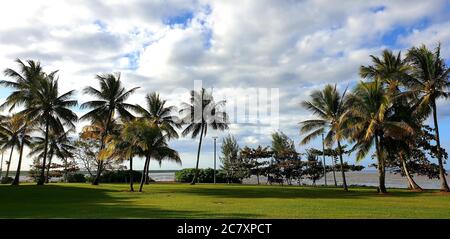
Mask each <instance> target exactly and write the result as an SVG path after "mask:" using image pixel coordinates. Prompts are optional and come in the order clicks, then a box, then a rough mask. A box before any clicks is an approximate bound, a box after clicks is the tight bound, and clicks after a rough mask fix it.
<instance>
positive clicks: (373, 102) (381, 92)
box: [348, 80, 413, 193]
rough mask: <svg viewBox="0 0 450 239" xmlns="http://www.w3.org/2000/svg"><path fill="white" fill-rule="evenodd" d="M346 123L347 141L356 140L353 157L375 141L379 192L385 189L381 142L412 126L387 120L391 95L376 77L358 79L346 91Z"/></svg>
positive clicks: (359, 156) (409, 131) (361, 154)
mask: <svg viewBox="0 0 450 239" xmlns="http://www.w3.org/2000/svg"><path fill="white" fill-rule="evenodd" d="M348 102H351V107H349V113H348V114H349V120H348V124H349V125H351V127H348V129H349V139H350V141H354V142H356V145H355V147H354V148H355V149H357V155H356V160H357V161H360V160H361V159H363V158H364V157H365V156H366V155H367V154H368V153H369V151H370V150H371V149H372V146H373V145H375V151H376V158H377V160H378V164H377V168H378V174H379V187H378V190H379V192H380V193H386V192H387V191H386V186H385V175H386V170H385V154H386V152H385V151H386V150H385V149H384V147H383V145H384V144H385V138H387V137H390V138H393V139H401V138H402V137H403V136H405V135H409V134H412V133H413V129H412V128H411V127H410V126H409V125H408V124H407V123H405V122H402V121H390V120H389V119H388V118H387V117H386V114H387V110H388V109H389V107H391V105H392V98H391V97H390V94H388V93H387V92H386V89H385V88H384V87H383V84H382V83H381V82H380V81H379V80H375V81H374V82H367V83H366V82H361V83H359V84H358V86H357V87H356V89H355V91H354V93H353V94H350V95H349V98H348Z"/></svg>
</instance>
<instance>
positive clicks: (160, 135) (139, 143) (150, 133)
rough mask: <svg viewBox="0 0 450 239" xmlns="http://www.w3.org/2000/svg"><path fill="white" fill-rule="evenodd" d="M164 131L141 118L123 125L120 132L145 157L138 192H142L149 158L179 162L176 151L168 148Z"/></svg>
mask: <svg viewBox="0 0 450 239" xmlns="http://www.w3.org/2000/svg"><path fill="white" fill-rule="evenodd" d="M164 132H165V129H161V127H159V126H158V125H156V124H155V123H152V122H149V121H147V120H142V119H138V120H133V121H130V122H127V123H125V125H124V128H123V130H122V134H121V135H122V138H123V140H125V141H127V142H130V144H131V145H132V146H133V147H136V149H137V151H138V154H139V155H140V156H142V157H145V163H144V172H143V174H142V178H141V183H140V186H139V192H142V188H143V185H144V182H145V177H146V175H147V173H148V164H149V163H150V159H151V158H156V159H158V160H165V159H168V160H174V161H176V162H180V156H179V155H178V152H177V151H175V150H173V149H171V148H169V146H168V144H167V139H168V135H167V134H164Z"/></svg>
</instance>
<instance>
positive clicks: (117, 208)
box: [0, 184, 258, 219]
mask: <svg viewBox="0 0 450 239" xmlns="http://www.w3.org/2000/svg"><path fill="white" fill-rule="evenodd" d="M110 186H112V187H115V186H117V185H102V186H99V187H96V188H93V187H92V186H89V185H81V184H78V185H69V184H66V185H57V184H53V185H52V184H50V185H45V186H36V185H21V186H0V218H81V219H85V218H210V217H214V218H255V217H258V215H257V214H248V213H228V214H227V213H224V214H220V215H218V214H214V212H206V211H201V210H195V211H194V210H192V211H189V210H168V209H163V208H160V207H158V205H157V204H149V202H150V203H151V199H150V200H148V201H146V203H142V202H141V201H139V199H142V198H144V199H145V198H147V197H151V196H152V195H155V194H156V193H159V192H156V193H153V192H151V188H147V189H146V190H147V192H145V193H137V192H134V193H132V192H126V191H123V187H122V185H119V186H118V187H117V190H114V189H108V188H103V187H110ZM124 186H125V185H124ZM136 200H137V201H136ZM144 204H145V205H144Z"/></svg>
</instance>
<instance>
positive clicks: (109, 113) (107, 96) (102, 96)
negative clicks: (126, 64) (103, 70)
mask: <svg viewBox="0 0 450 239" xmlns="http://www.w3.org/2000/svg"><path fill="white" fill-rule="evenodd" d="M96 78H97V80H98V81H99V83H100V89H95V88H93V87H90V86H89V87H86V88H85V89H84V93H85V94H88V95H91V96H94V97H95V98H97V99H96V100H92V101H88V102H85V103H83V104H82V105H81V108H82V109H91V111H89V112H88V113H86V114H85V115H83V116H82V117H81V119H82V120H85V119H88V120H91V122H92V123H93V124H94V123H96V122H97V121H99V120H100V119H106V121H105V127H104V128H105V130H104V131H103V133H102V134H101V135H100V138H99V140H100V151H101V150H103V149H104V148H105V138H106V137H107V136H108V134H109V133H110V131H111V122H112V121H113V119H114V116H115V115H116V114H118V116H120V118H122V119H127V120H129V119H132V118H133V115H132V114H131V113H130V111H129V110H136V108H137V107H136V106H135V105H132V104H128V103H125V101H126V100H127V99H128V97H130V95H131V94H133V92H135V91H136V89H138V88H139V87H135V88H132V89H131V90H126V89H125V88H124V87H123V86H122V81H121V80H120V73H116V74H102V75H97V77H96ZM102 164H103V162H102V161H101V160H100V162H99V164H98V169H97V174H96V177H95V179H94V181H93V182H92V184H93V185H98V183H99V179H100V174H101V168H102Z"/></svg>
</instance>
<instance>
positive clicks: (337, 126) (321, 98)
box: [300, 85, 348, 191]
mask: <svg viewBox="0 0 450 239" xmlns="http://www.w3.org/2000/svg"><path fill="white" fill-rule="evenodd" d="M346 100H347V99H346V91H344V93H343V94H342V95H341V94H340V93H339V92H338V90H337V89H336V85H335V86H332V85H326V86H325V88H324V89H323V90H322V91H314V92H313V93H312V94H311V101H304V102H302V105H303V107H305V108H306V109H308V110H309V111H311V112H312V113H313V114H314V115H316V116H317V117H318V118H317V119H313V120H305V121H303V122H300V131H301V133H302V134H307V135H306V136H305V137H304V138H303V140H302V141H301V144H307V143H308V142H310V141H311V140H312V139H314V138H316V137H318V136H319V135H322V134H323V133H325V132H327V133H326V137H325V143H326V144H327V145H328V146H332V145H333V144H334V143H335V142H337V145H338V151H339V160H340V164H341V173H342V186H343V188H344V191H348V187H347V180H346V178H345V170H344V160H343V157H342V155H343V150H342V146H341V141H342V140H343V139H344V138H345V137H346V132H347V128H348V126H347V113H346V112H347V108H348V107H347V104H346Z"/></svg>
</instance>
